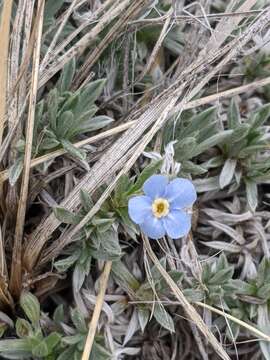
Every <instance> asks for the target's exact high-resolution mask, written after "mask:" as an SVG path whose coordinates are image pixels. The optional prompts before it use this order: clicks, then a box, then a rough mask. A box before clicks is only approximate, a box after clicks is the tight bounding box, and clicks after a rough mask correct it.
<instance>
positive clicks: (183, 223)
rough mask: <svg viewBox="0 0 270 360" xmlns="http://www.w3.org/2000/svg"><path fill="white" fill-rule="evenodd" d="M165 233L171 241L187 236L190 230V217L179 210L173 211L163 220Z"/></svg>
mask: <svg viewBox="0 0 270 360" xmlns="http://www.w3.org/2000/svg"><path fill="white" fill-rule="evenodd" d="M163 224H164V228H165V230H166V233H167V234H168V235H169V236H170V237H171V238H172V239H179V238H180V237H183V236H185V235H187V234H188V233H189V231H190V228H191V216H190V215H188V214H187V213H186V212H184V211H181V210H174V211H171V212H170V213H169V215H168V216H166V217H165V218H163Z"/></svg>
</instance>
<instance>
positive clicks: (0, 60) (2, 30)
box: [0, 0, 13, 145]
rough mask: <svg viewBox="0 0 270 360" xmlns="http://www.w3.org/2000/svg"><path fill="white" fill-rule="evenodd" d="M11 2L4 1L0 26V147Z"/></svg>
mask: <svg viewBox="0 0 270 360" xmlns="http://www.w3.org/2000/svg"><path fill="white" fill-rule="evenodd" d="M12 3H13V0H9V1H4V3H3V8H2V13H1V24H0V34H1V37H0V49H1V56H0V145H1V143H2V138H3V132H4V127H5V116H6V96H7V74H8V47H9V32H10V20H11V10H12Z"/></svg>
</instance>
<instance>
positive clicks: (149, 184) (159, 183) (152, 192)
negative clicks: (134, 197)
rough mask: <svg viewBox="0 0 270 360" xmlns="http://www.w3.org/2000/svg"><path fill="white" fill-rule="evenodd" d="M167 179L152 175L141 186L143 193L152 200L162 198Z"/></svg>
mask: <svg viewBox="0 0 270 360" xmlns="http://www.w3.org/2000/svg"><path fill="white" fill-rule="evenodd" d="M167 184H168V178H167V177H166V176H163V175H153V176H151V177H150V178H149V179H148V180H146V182H145V183H144V185H143V191H144V193H145V194H146V195H147V196H150V198H152V199H156V198H158V197H162V196H163V195H164V192H165V189H166V185H167Z"/></svg>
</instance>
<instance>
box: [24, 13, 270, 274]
mask: <svg viewBox="0 0 270 360" xmlns="http://www.w3.org/2000/svg"><path fill="white" fill-rule="evenodd" d="M269 15H270V9H269V10H268V12H267V13H265V14H263V15H261V16H260V17H259V19H258V20H257V21H256V22H255V23H254V24H253V25H251V26H250V27H249V28H248V29H247V30H246V31H245V32H244V33H243V34H241V35H240V36H239V38H238V39H239V40H238V43H237V42H236V41H235V40H233V44H234V45H235V43H236V44H237V45H238V46H234V48H233V49H232V50H231V51H229V53H228V55H227V56H226V58H225V60H222V61H221V62H220V63H219V64H218V65H217V66H216V67H215V68H214V69H213V70H212V71H211V73H210V75H209V76H207V75H206V76H204V78H203V80H202V81H201V82H199V83H198V85H197V86H196V88H195V89H193V90H192V91H191V92H190V93H189V95H188V96H186V97H185V98H184V101H183V102H182V105H183V104H184V103H187V102H188V101H189V100H190V98H191V97H193V96H194V95H196V91H197V92H198V91H199V90H201V89H202V87H203V86H204V85H205V84H206V82H207V81H208V80H209V78H210V77H211V76H213V75H214V74H215V73H216V72H218V71H219V70H220V69H221V67H222V66H223V65H225V64H226V63H227V62H228V61H230V59H231V58H232V57H234V56H236V55H237V54H238V52H239V51H240V50H241V49H242V46H243V45H244V44H246V43H247V42H248V41H249V40H250V38H251V37H252V36H253V34H254V33H256V32H257V31H260V30H261V29H262V28H263V27H264V26H265V24H267V23H268V21H269ZM219 42H222V39H221V38H219ZM225 48H226V51H227V49H228V45H225ZM220 52H221V53H223V50H221V51H218V53H220ZM216 60H217V52H214V53H211V52H210V55H209V57H206V58H205V59H204V61H203V62H202V60H201V58H200V59H199V60H198V61H197V62H195V63H194V64H191V65H190V66H189V68H188V69H186V71H185V74H184V75H185V76H184V78H182V77H181V78H182V81H183V82H182V85H181V86H180V87H179V82H180V79H177V80H176V84H177V86H173V85H172V86H170V90H168V89H167V90H165V91H164V92H163V95H160V96H159V97H158V98H157V99H155V100H154V101H152V103H150V105H149V107H148V109H147V110H146V111H145V112H144V113H142V115H141V116H140V117H139V119H138V121H136V123H135V124H134V125H132V126H131V128H130V129H129V130H127V131H126V132H125V134H124V135H123V136H122V137H121V138H120V139H119V140H117V141H116V142H115V143H114V144H113V145H112V146H111V148H110V149H109V151H107V152H106V153H105V154H104V155H103V156H102V157H101V159H100V160H99V161H98V162H97V163H96V164H95V165H94V166H93V168H92V169H91V170H90V172H89V173H87V174H86V175H85V177H84V178H82V180H81V181H80V182H79V184H78V185H77V186H76V187H75V188H74V189H73V191H72V192H71V193H70V195H69V196H68V197H67V198H66V199H64V201H63V202H62V203H61V204H60V206H62V207H65V208H66V209H68V210H73V209H76V208H77V207H78V206H79V204H80V189H82V188H83V189H85V190H86V191H89V192H90V193H92V192H93V191H94V190H95V189H97V187H99V186H100V185H101V184H102V183H104V181H106V179H108V178H109V177H110V176H112V175H113V173H112V169H114V171H115V165H116V164H117V163H118V161H119V159H121V158H122V157H123V155H124V154H126V153H127V152H128V151H129V150H130V148H131V147H132V146H133V145H134V143H135V142H136V141H138V139H139V138H140V137H141V136H142V134H143V133H144V132H145V131H146V130H147V128H148V127H149V126H150V125H152V124H153V123H154V122H155V121H156V120H157V119H158V118H159V116H160V113H161V112H162V111H164V109H165V108H166V106H167V105H168V104H169V102H170V100H171V99H172V98H173V97H177V98H178V97H179V96H180V95H181V93H182V92H183V90H184V88H185V87H186V86H187V84H188V83H190V81H191V80H192V79H193V78H194V76H195V74H196V73H200V72H201V71H202V70H203V69H205V64H206V63H207V62H208V63H211V62H212V61H216ZM184 79H185V81H184ZM175 88H176V90H175ZM135 116H136V114H135ZM165 121H166V119H164V122H163V124H164V123H165ZM163 124H162V125H163ZM59 224H60V222H59V221H58V220H57V219H56V218H55V216H54V214H53V213H52V214H51V215H50V216H49V217H48V218H47V219H44V220H43V221H42V222H41V224H40V225H39V226H38V227H37V229H36V230H35V231H34V233H33V234H32V236H31V238H30V240H29V243H28V245H27V248H26V251H25V255H24V265H25V266H26V268H29V269H31V268H33V266H34V264H35V262H36V259H37V258H38V256H39V253H40V250H41V249H42V247H43V246H44V244H45V243H46V241H47V240H48V239H49V237H50V236H51V234H52V232H53V231H54V230H55V229H56V228H57V227H58V226H59Z"/></svg>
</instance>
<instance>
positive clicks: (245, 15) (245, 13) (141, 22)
mask: <svg viewBox="0 0 270 360" xmlns="http://www.w3.org/2000/svg"><path fill="white" fill-rule="evenodd" d="M262 11H263V10H250V11H236V12H225V13H216V14H204V15H194V16H192V17H191V16H190V15H176V16H174V17H173V20H174V22H182V21H183V20H184V21H188V22H189V21H190V22H194V21H197V19H205V18H208V19H214V20H217V19H220V18H223V17H225V18H229V17H236V16H237V17H238V16H241V17H242V18H248V17H251V16H255V15H259V14H261V12H262ZM167 18H168V15H167V14H166V15H163V16H160V17H158V18H151V19H140V20H134V21H131V22H130V24H132V25H135V24H136V25H158V24H163V23H164V22H165V21H166V20H167Z"/></svg>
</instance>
